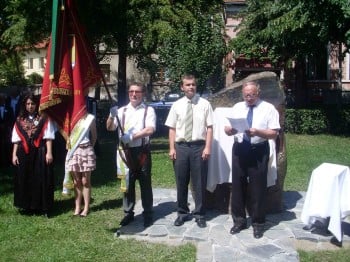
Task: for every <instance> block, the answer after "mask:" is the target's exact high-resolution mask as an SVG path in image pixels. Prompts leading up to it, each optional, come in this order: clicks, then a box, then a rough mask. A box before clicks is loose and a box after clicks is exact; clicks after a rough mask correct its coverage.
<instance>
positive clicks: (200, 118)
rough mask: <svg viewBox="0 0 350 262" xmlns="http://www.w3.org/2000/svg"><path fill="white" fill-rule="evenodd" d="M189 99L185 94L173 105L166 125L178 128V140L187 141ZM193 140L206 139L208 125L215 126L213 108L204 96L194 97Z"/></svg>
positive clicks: (192, 100)
mask: <svg viewBox="0 0 350 262" xmlns="http://www.w3.org/2000/svg"><path fill="white" fill-rule="evenodd" d="M188 101H189V99H188V98H187V97H186V96H184V97H182V98H180V99H179V100H177V101H175V102H174V104H173V105H172V106H171V108H170V111H169V114H168V117H167V119H166V121H165V125H166V126H168V127H170V128H175V129H176V138H175V141H176V142H180V141H185V119H186V111H187V105H188ZM191 102H192V108H193V127H192V128H193V131H192V141H199V140H203V141H204V140H206V134H207V127H210V126H213V109H212V107H211V105H210V103H209V101H207V100H206V99H204V98H201V97H200V96H199V95H195V96H194V97H193V98H192V99H191Z"/></svg>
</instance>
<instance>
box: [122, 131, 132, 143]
mask: <svg viewBox="0 0 350 262" xmlns="http://www.w3.org/2000/svg"><path fill="white" fill-rule="evenodd" d="M120 140H121V141H122V143H123V144H124V145H126V144H129V143H130V142H131V141H132V134H131V133H126V134H124V135H123V136H122V137H121V138H120Z"/></svg>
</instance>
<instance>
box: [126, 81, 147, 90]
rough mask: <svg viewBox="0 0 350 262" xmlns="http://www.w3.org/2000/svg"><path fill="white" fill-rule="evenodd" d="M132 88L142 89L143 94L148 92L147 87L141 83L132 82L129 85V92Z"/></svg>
mask: <svg viewBox="0 0 350 262" xmlns="http://www.w3.org/2000/svg"><path fill="white" fill-rule="evenodd" d="M131 86H138V87H141V89H142V92H143V93H144V92H146V87H145V85H143V84H142V83H140V82H131V83H130V84H129V87H128V90H129V89H130V87H131Z"/></svg>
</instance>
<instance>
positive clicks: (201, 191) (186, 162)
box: [174, 141, 208, 218]
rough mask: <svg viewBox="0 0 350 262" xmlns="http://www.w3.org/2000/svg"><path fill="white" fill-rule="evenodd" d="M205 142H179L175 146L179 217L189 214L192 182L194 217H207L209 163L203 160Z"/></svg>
mask: <svg viewBox="0 0 350 262" xmlns="http://www.w3.org/2000/svg"><path fill="white" fill-rule="evenodd" d="M204 146H205V142H204V141H197V142H189V143H186V142H179V143H176V144H175V149H176V160H175V161H174V170H175V177H176V189H177V205H178V206H177V212H178V216H180V217H185V216H187V215H188V214H189V212H190V210H189V208H188V185H189V182H190V180H191V183H192V186H193V193H194V195H193V199H194V203H195V208H194V210H193V211H192V213H193V215H194V217H196V218H199V217H204V215H205V206H204V199H205V190H206V186H207V173H208V161H206V160H203V159H202V153H203V150H204Z"/></svg>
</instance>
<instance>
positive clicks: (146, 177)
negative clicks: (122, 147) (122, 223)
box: [123, 147, 153, 217]
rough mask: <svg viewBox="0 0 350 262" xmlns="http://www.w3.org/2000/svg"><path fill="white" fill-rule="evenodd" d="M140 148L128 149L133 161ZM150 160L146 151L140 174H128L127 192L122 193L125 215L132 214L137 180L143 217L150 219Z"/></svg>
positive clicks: (149, 154)
mask: <svg viewBox="0 0 350 262" xmlns="http://www.w3.org/2000/svg"><path fill="white" fill-rule="evenodd" d="M141 150H142V148H141V147H132V148H130V153H131V156H132V158H133V159H137V156H138V155H139V153H140V152H141ZM151 169H152V159H151V153H150V152H149V151H148V154H147V158H146V161H145V163H144V165H143V166H142V168H141V171H140V172H132V171H130V172H129V185H128V190H127V192H126V193H124V197H123V209H124V213H125V214H132V215H133V214H134V207H135V204H136V193H135V183H136V180H139V184H140V190H141V202H142V207H143V216H145V217H152V212H153V211H152V209H153V191H152V177H151Z"/></svg>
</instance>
